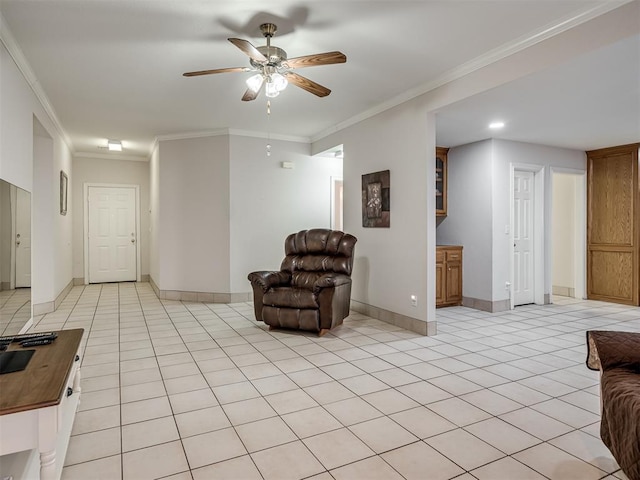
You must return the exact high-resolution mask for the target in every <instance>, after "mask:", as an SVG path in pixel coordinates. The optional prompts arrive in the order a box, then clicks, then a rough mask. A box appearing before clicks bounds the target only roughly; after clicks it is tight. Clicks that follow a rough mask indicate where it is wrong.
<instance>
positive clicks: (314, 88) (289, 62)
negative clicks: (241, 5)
mask: <svg viewBox="0 0 640 480" xmlns="http://www.w3.org/2000/svg"><path fill="white" fill-rule="evenodd" d="M277 29H278V27H276V25H275V24H273V23H263V24H262V25H260V31H261V32H262V35H263V36H264V37H265V38H266V39H267V44H266V45H264V46H262V47H254V46H253V45H252V44H251V43H250V42H248V41H247V40H242V39H241V38H229V39H228V40H229V41H230V42H231V43H233V44H234V45H235V46H236V47H238V48H239V49H240V50H242V51H243V52H244V53H245V54H246V55H247V56H248V57H249V63H250V64H251V67H231V68H218V69H214V70H201V71H198V72H186V73H183V75H184V76H185V77H197V76H200V75H211V74H214V73H228V72H257V73H256V75H253V76H252V77H249V78H248V79H247V91H246V92H245V93H244V95H243V96H242V100H243V101H245V102H247V101H250V100H255V99H256V98H257V97H258V95H259V94H260V92H261V91H262V90H263V88H264V90H265V95H266V96H267V97H270V98H273V97H277V96H278V95H279V94H280V92H281V91H282V90H284V88H285V87H286V86H287V84H288V83H292V84H293V85H295V86H297V87H300V88H302V89H303V90H306V91H307V92H310V93H313V94H314V95H317V96H318V97H326V96H327V95H329V94H330V93H331V90H329V89H328V88H327V87H325V86H323V85H320V84H319V83H316V82H314V81H313V80H309V79H308V78H306V77H303V76H302V75H298V74H297V73H295V72H294V71H293V70H295V69H297V68H304V67H314V66H317V65H331V64H333V63H344V62H346V61H347V57H346V55H345V54H344V53H342V52H337V51H336V52H326V53H317V54H315V55H305V56H302V57H294V58H287V52H285V51H284V50H283V49H281V48H279V47H275V46H271V37H273V35H274V34H275V33H276V30H277Z"/></svg>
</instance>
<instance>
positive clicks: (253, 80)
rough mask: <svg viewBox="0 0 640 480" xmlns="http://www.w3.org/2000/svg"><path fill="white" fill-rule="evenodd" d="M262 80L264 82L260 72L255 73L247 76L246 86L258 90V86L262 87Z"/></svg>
mask: <svg viewBox="0 0 640 480" xmlns="http://www.w3.org/2000/svg"><path fill="white" fill-rule="evenodd" d="M262 82H264V77H263V76H262V74H260V73H256V74H255V75H253V76H251V77H249V78H247V87H248V88H249V89H251V90H252V91H254V92H258V91H259V90H260V87H262Z"/></svg>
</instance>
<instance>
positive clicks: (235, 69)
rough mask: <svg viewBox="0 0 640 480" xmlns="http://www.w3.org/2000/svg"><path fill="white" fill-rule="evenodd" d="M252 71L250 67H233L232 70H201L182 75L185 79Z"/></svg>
mask: <svg viewBox="0 0 640 480" xmlns="http://www.w3.org/2000/svg"><path fill="white" fill-rule="evenodd" d="M250 70H251V69H250V68H248V67H231V68H216V69H215V70H200V71H199V72H186V73H183V74H182V75H183V76H185V77H197V76H198V75H211V74H213V73H229V72H248V71H250Z"/></svg>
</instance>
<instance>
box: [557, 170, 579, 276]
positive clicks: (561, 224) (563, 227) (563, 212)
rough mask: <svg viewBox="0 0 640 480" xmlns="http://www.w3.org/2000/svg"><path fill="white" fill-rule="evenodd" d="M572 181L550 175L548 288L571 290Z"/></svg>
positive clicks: (572, 236)
mask: <svg viewBox="0 0 640 480" xmlns="http://www.w3.org/2000/svg"><path fill="white" fill-rule="evenodd" d="M576 181H577V178H576V176H575V175H569V174H564V173H554V174H553V205H552V232H553V238H552V245H553V260H552V262H553V266H552V269H553V270H552V279H551V285H552V286H553V287H563V288H567V289H575V286H576V285H575V278H574V270H575V262H574V257H575V253H574V252H575V242H576V238H575V237H576V235H575V231H576Z"/></svg>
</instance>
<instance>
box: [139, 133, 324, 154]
mask: <svg viewBox="0 0 640 480" xmlns="http://www.w3.org/2000/svg"><path fill="white" fill-rule="evenodd" d="M225 135H233V136H237V137H252V138H267V139H271V140H282V141H285V142H296V143H305V144H308V143H311V138H309V137H297V136H293V135H279V134H269V133H264V132H255V131H251V130H240V129H235V128H219V129H216V130H203V131H198V132H184V133H172V134H167V135H158V136H156V137H155V139H154V141H153V143H152V144H151V148H150V149H149V156H151V155H152V154H153V151H154V150H155V148H156V146H157V144H158V142H163V141H167V140H187V139H189V138H203V137H220V136H225Z"/></svg>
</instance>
